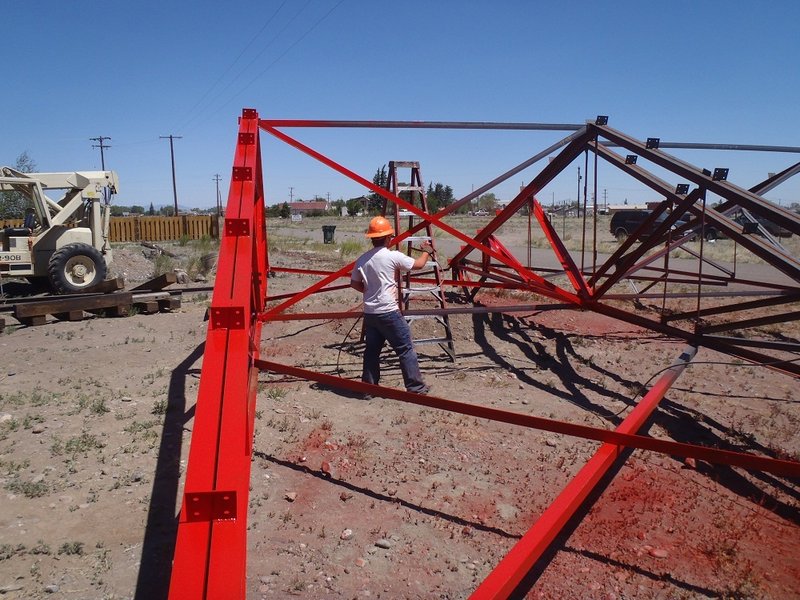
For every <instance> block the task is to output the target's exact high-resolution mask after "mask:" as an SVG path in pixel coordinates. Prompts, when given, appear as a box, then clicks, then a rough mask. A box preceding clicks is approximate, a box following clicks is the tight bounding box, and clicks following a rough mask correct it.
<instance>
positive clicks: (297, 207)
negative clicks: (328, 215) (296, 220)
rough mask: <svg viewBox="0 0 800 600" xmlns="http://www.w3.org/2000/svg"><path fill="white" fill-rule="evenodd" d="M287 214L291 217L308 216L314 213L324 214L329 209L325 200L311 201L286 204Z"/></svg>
mask: <svg viewBox="0 0 800 600" xmlns="http://www.w3.org/2000/svg"><path fill="white" fill-rule="evenodd" d="M286 204H288V205H289V213H290V214H293V215H309V214H311V213H315V212H325V211H327V210H328V209H330V204H329V203H328V202H326V201H325V200H312V201H308V202H303V201H302V200H301V201H299V202H287V203H286Z"/></svg>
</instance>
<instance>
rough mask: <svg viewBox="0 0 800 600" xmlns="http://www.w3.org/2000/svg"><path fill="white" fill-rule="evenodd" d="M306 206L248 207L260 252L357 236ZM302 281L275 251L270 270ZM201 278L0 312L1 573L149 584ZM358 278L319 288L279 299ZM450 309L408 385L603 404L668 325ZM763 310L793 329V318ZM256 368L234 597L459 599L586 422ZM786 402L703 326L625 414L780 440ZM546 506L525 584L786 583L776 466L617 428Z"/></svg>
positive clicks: (784, 494)
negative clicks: (558, 505)
mask: <svg viewBox="0 0 800 600" xmlns="http://www.w3.org/2000/svg"><path fill="white" fill-rule="evenodd" d="M362 225H363V224H354V225H353V231H354V232H357V230H358V228H359V227H361V226H362ZM304 227H305V229H303V231H307V232H308V234H307V235H308V236H310V237H307V238H303V237H302V236H298V234H296V233H295V237H296V238H298V239H300V238H302V239H303V241H301V242H297V243H290V242H289V241H288V240H289V238H290V237H291V232H289V231H288V229H287V228H281V229H278V228H275V229H272V230H271V233H272V234H273V239H272V240H271V242H270V243H271V254H270V259H271V263H272V264H273V266H276V265H277V266H302V267H306V268H309V267H311V268H314V267H316V268H327V269H330V268H333V267H336V266H337V265H341V264H344V262H343V261H346V260H348V255H349V254H350V253H352V252H354V251H356V250H357V248H353V247H351V246H350V245H347V244H346V242H349V241H351V240H352V241H353V242H354V243H355V242H356V241H359V239H358V236H357V235H356V234H353V235H352V236H351V235H350V233H351V232H349V230H348V228H349V226H348V225H347V224H346V223H343V224H341V226H340V227H339V228H338V229H337V237H338V240H339V241H338V242H337V244H335V245H329V246H326V245H323V244H320V243H317V240H316V236H317V234H316V232H318V231H319V223H316V222H314V223H310V224H309V223H307V224H306V225H305V226H304ZM520 235H521V234H520ZM319 238H320V239H319V241H321V234H319ZM517 241H519V240H517ZM359 243H360V241H359ZM352 258H354V255H350V256H349V259H352ZM312 281H313V278H312V280H309V278H308V277H306V278H303V277H301V276H298V275H290V274H278V275H277V276H276V277H273V278H270V279H269V294H270V295H277V294H281V293H285V292H289V291H297V290H298V289H301V288H302V287H304V286H307V285H309V284H310V283H311V282H312ZM479 299H480V300H482V301H483V302H484V303H485V304H502V305H508V304H512V303H515V302H521V301H526V302H527V301H529V300H527V299H524V298H522V297H520V296H517V295H515V294H511V295H508V294H506V295H495V294H489V293H486V294H483V295H482V296H480V297H479ZM209 301H210V296H209V295H207V294H191V295H189V294H187V295H185V296H184V301H183V306H182V308H181V309H180V310H178V311H176V312H173V313H161V314H156V315H134V316H130V317H127V318H116V319H87V320H85V321H81V322H55V321H54V322H50V323H48V324H47V325H45V326H41V327H29V328H26V327H17V326H15V325H12V326H10V327H7V328H6V331H5V332H4V333H2V334H0V355H1V356H2V357H3V359H2V366H1V367H0V484H2V492H1V493H0V597H3V598H65V599H66V598H68V599H95V598H97V599H101V598H102V599H112V598H113V599H120V598H134V597H136V598H160V597H164V596H165V593H166V585H167V584H168V577H169V560H170V557H171V554H172V546H171V544H172V541H173V538H174V531H175V515H176V514H177V511H178V509H179V505H180V497H181V487H180V486H181V483H182V479H181V478H182V476H183V475H184V474H185V466H186V464H185V460H186V456H187V454H188V449H189V443H190V440H191V435H192V425H193V421H192V416H193V407H194V403H195V400H196V395H197V388H198V382H199V375H200V369H201V367H202V351H203V347H202V344H203V340H204V336H205V330H206V325H207V324H206V323H205V322H204V321H203V317H204V314H205V310H206V308H207V307H208V305H209ZM358 303H359V297H358V295H357V294H356V292H355V291H351V290H342V291H339V292H334V293H331V294H324V295H317V296H314V297H313V298H312V299H311V300H310V301H308V302H307V303H305V304H304V305H303V307H302V309H303V310H330V311H333V310H345V309H349V308H352V307H355V306H357V305H358ZM628 308H629V309H631V310H632V309H633V307H632V306H628ZM451 324H452V327H453V335H454V339H455V348H456V352H457V355H458V356H457V359H456V361H455V362H451V361H449V360H448V359H447V357H446V356H445V354H444V353H443V352H442V351H441V350H440V349H439V348H438V346H435V345H428V346H421V347H420V348H419V355H420V364H421V368H422V371H423V374H424V375H425V377H426V379H427V381H428V382H429V383H430V384H431V386H432V392H431V393H432V394H434V395H436V396H441V397H443V398H449V399H453V400H458V401H465V402H472V403H477V404H482V405H486V406H491V407H496V408H503V409H506V410H512V411H516V412H519V413H522V414H530V415H536V416H543V417H548V418H553V419H560V420H565V421H570V422H574V423H581V424H587V425H592V426H596V427H604V428H609V429H610V428H613V427H615V426H616V425H617V424H619V422H620V421H621V420H622V419H623V418H624V417H625V416H626V415H627V414H628V413H629V412H630V411H631V409H632V408H633V407H634V406H635V404H636V402H637V401H638V399H640V398H641V395H642V393H643V388H644V389H646V388H647V386H649V385H650V384H651V383H652V381H653V380H654V378H655V377H657V376H658V374H659V373H660V371H661V370H662V369H664V368H665V367H668V366H669V365H670V364H671V363H672V362H673V361H674V360H675V358H677V356H678V355H679V354H680V353H681V352H682V350H683V348H684V346H685V343H683V342H681V341H679V340H675V339H669V338H665V337H663V336H660V335H656V334H653V333H651V332H648V331H645V330H641V329H639V328H636V327H634V326H631V325H627V324H624V323H619V322H616V321H613V320H611V319H607V318H605V317H601V316H598V315H595V314H591V313H582V312H573V311H543V312H536V313H514V314H496V315H494V316H492V315H477V316H470V315H460V316H455V317H453V318H452V320H451ZM418 325H419V326H422V328H423V329H424V328H425V327H426V326H427V327H431V325H430V324H426V323H419V324H415V327H417V326H418ZM358 332H359V327H358V324H355V327H354V323H353V322H352V321H324V322H319V321H299V322H286V323H269V324H267V325H266V326H265V328H264V333H263V338H262V356H263V357H264V358H266V359H268V360H272V361H276V362H282V363H287V364H291V365H295V366H300V367H304V368H308V369H312V370H316V371H320V372H324V373H330V374H339V375H340V376H343V377H349V378H358V377H359V376H360V369H361V354H360V351H361V346H360V345H359V344H358ZM418 333H420V334H422V333H424V332H418ZM761 333H762V334H763V335H765V336H774V337H777V336H781V337H782V339H793V340H798V339H800V327H799V326H798V325H797V324H794V325H790V326H781V329H780V330H779V331H778V330H775V328H774V327H767V328H766V329H765V330H763V331H762V332H761ZM383 364H384V365H385V370H384V381H383V383H384V384H385V385H389V386H393V387H401V377H400V373H399V369H398V366H397V361H396V360H395V359H394V357H393V356H391V354H390V353H388V352H387V354H386V355H385V357H384V363H383ZM260 383H261V385H260V387H259V397H258V407H257V408H258V412H257V419H256V435H255V441H254V454H253V464H252V475H251V495H250V514H249V516H248V519H249V525H248V528H249V535H248V546H249V549H248V566H247V573H248V575H247V589H248V598H252V599H260V598H285V597H289V596H292V597H300V598H363V597H375V598H466V597H468V596H469V595H470V593H471V592H472V591H474V590H475V588H476V587H477V585H478V584H479V583H480V582H481V581H482V580H483V579H484V578H485V577H486V576H487V575H488V573H489V572H490V571H491V570H492V569H493V567H494V566H495V565H496V564H497V562H498V561H499V560H500V559H501V558H502V557H503V556H505V554H506V553H507V552H508V551H509V550H510V549H511V548H512V547H513V546H514V544H515V543H516V542H517V541H518V540H519V539H520V537H521V536H522V535H523V534H524V533H525V532H526V531H527V530H528V529H529V528H530V527H531V525H532V524H533V523H534V522H535V521H536V519H537V518H538V517H539V516H540V515H541V514H542V512H543V511H544V510H545V509H546V508H547V507H548V506H549V505H550V504H551V503H552V502H553V501H554V499H555V498H556V497H557V496H558V495H559V493H560V492H561V491H562V490H563V488H564V487H565V486H566V485H567V483H568V482H569V481H570V480H571V479H572V477H573V476H574V475H575V474H576V473H578V471H579V470H580V469H581V468H582V467H583V465H584V464H585V463H586V461H587V460H588V459H589V458H590V457H591V456H592V454H593V453H594V451H595V450H596V449H597V447H598V443H596V442H589V441H584V440H580V439H575V438H570V437H566V436H561V435H555V434H550V433H546V432H542V431H537V430H530V429H524V428H521V427H518V426H512V425H506V424H502V423H494V422H488V421H485V420H481V419H476V418H472V417H466V416H461V415H458V414H453V413H446V412H442V411H437V410H433V409H428V408H422V407H417V406H413V405H407V404H404V403H401V402H397V401H393V400H385V399H372V400H368V401H367V400H362V399H360V398H356V397H354V396H353V394H349V393H345V392H339V391H336V390H332V389H329V388H325V387H322V386H320V385H317V384H315V383H312V382H308V381H304V380H295V379H291V378H287V377H283V376H275V375H270V374H262V375H261V378H260ZM798 425H800V385H798V382H797V380H796V379H794V378H790V377H788V376H786V375H782V374H779V373H777V372H775V371H771V370H768V369H765V368H762V367H754V366H751V365H747V364H744V363H742V361H739V360H735V359H731V357H728V356H725V355H722V354H718V353H715V352H712V351H709V350H705V349H701V350H700V351H699V352H698V355H697V357H696V359H695V361H694V364H693V365H692V366H690V367H689V368H688V369H687V370H686V372H685V373H684V374H683V375H682V376H681V377H680V378H679V379H678V381H677V382H676V384H675V385H674V386H673V387H672V388H671V389H670V391H669V392H668V393H667V396H666V398H665V399H664V401H662V403H661V405H660V408H659V410H658V411H657V412H656V414H655V416H654V417H653V419H652V420H651V422H650V423H649V425H648V433H649V434H650V435H652V436H655V437H659V438H665V439H674V440H677V441H682V442H692V443H700V444H704V445H709V446H717V447H720V448H727V449H736V450H743V451H748V452H753V453H756V454H765V455H769V456H776V457H782V458H791V459H793V460H798V459H800V436H799V435H798V433H797V432H798ZM567 531H568V533H569V535H565V536H564V537H563V539H561V540H559V542H558V543H557V544H556V546H555V549H554V551H553V552H552V553H550V554H549V555H547V557H546V558H545V559H544V560H543V561H541V564H540V565H537V567H536V569H535V573H534V576H533V577H532V578H531V585H530V587H529V589H528V591H527V593H526V594H525V595H526V597H529V598H553V599H556V598H592V599H612V598H613V599H623V598H641V599H650V598H664V599H668V598H669V599H672V598H686V599H689V598H692V599H694V598H770V599H784V598H797V597H800V559H798V556H800V482H798V481H792V480H789V479H786V478H781V477H776V476H772V475H768V474H762V473H749V472H747V471H744V470H741V469H737V468H728V467H723V466H715V465H711V464H706V463H704V462H702V461H696V462H693V461H683V460H681V459H679V458H675V457H669V456H663V455H659V454H655V453H651V452H645V451H634V452H632V453H630V454H629V456H627V460H625V461H624V463H623V464H621V465H620V466H619V468H618V469H616V470H615V476H614V477H613V478H609V480H608V481H607V482H606V485H605V487H604V488H603V491H602V493H601V494H599V496H598V497H597V498H596V499H595V500H594V502H593V503H592V504H591V505H590V506H589V507H587V509H586V510H585V511H583V513H581V515H580V518H579V519H576V520H575V522H574V523H572V524H571V526H570V527H569V528H568V530H567Z"/></svg>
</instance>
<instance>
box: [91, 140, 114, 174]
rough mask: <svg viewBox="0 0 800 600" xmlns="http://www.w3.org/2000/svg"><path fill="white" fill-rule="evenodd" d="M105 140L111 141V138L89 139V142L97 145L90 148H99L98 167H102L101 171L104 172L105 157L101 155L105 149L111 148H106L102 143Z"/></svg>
mask: <svg viewBox="0 0 800 600" xmlns="http://www.w3.org/2000/svg"><path fill="white" fill-rule="evenodd" d="M106 140H108V141H111V138H110V137H108V136H105V135H99V136H97V137H93V138H89V141H90V142H97V144H92V148H100V166H101V167H102V169H103V171H105V170H106V157H105V155H104V154H103V150H105V149H106V148H111V146H106V145H105V144H103V142H105V141H106Z"/></svg>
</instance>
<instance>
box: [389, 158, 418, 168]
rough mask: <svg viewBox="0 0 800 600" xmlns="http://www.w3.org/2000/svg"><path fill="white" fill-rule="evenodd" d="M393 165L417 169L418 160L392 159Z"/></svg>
mask: <svg viewBox="0 0 800 600" xmlns="http://www.w3.org/2000/svg"><path fill="white" fill-rule="evenodd" d="M394 166H395V167H400V168H404V169H412V168H416V169H419V161H418V160H396V161H394Z"/></svg>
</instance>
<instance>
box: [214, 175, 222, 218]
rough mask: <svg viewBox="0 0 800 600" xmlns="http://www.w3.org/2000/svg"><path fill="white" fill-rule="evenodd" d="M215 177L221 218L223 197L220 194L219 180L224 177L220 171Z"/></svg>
mask: <svg viewBox="0 0 800 600" xmlns="http://www.w3.org/2000/svg"><path fill="white" fill-rule="evenodd" d="M213 179H214V181H215V182H216V183H217V218H219V217H221V216H222V198H220V195H219V182H220V180H221V179H222V177H220V176H219V173H216V174H215V175H214V178H213Z"/></svg>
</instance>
